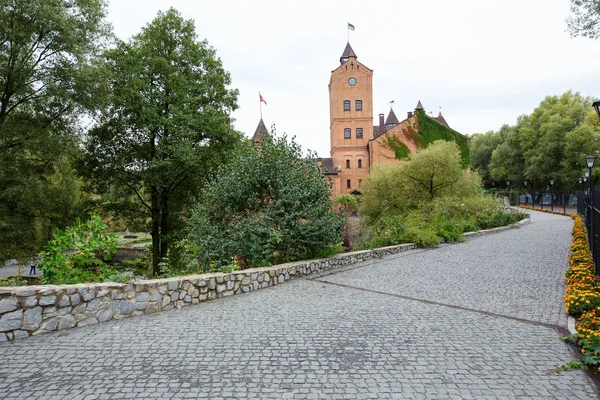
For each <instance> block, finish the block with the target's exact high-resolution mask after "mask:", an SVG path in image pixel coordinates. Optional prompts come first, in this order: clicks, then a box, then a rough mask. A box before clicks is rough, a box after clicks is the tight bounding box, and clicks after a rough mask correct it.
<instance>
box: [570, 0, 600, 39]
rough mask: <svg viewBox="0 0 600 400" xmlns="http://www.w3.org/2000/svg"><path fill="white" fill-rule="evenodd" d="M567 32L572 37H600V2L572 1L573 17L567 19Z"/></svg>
mask: <svg viewBox="0 0 600 400" xmlns="http://www.w3.org/2000/svg"><path fill="white" fill-rule="evenodd" d="M567 30H568V31H569V34H570V35H571V37H575V36H585V37H589V38H590V39H597V38H599V37H600V1H599V0H571V16H570V17H569V18H567Z"/></svg>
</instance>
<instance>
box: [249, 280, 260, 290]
mask: <svg viewBox="0 0 600 400" xmlns="http://www.w3.org/2000/svg"><path fill="white" fill-rule="evenodd" d="M250 287H251V288H252V289H254V290H257V289H258V282H256V281H255V282H252V286H250Z"/></svg>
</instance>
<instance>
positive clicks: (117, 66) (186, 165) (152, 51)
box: [85, 9, 240, 274]
mask: <svg viewBox="0 0 600 400" xmlns="http://www.w3.org/2000/svg"><path fill="white" fill-rule="evenodd" d="M104 58H105V68H106V70H107V73H108V75H109V77H110V78H109V79H110V84H111V86H112V93H111V94H110V97H109V99H108V103H109V106H108V107H107V108H106V109H105V110H103V112H102V115H101V118H100V121H99V123H98V124H97V125H96V126H95V127H94V129H92V130H91V131H90V132H89V135H88V140H87V143H86V157H85V159H86V166H87V168H88V171H89V174H90V176H91V177H92V179H93V182H94V183H95V185H96V189H97V190H99V191H104V190H106V188H107V186H108V185H114V186H116V187H121V188H127V189H128V190H129V191H130V193H131V194H133V195H134V196H135V198H136V199H137V201H138V205H137V206H136V207H135V209H134V210H133V211H135V212H138V213H141V214H143V215H145V216H147V217H148V218H149V219H150V220H151V229H150V230H151V233H152V251H153V257H152V258H153V272H154V273H155V274H158V272H159V271H158V264H159V262H160V260H161V258H164V257H166V256H167V251H168V247H169V241H172V239H173V236H174V234H176V233H177V228H178V226H177V224H178V223H179V221H181V219H182V218H181V216H182V214H181V213H182V212H184V211H185V210H186V207H187V205H188V203H189V201H190V200H191V199H192V198H193V197H194V196H195V195H196V194H197V193H198V192H199V188H200V186H201V185H202V182H203V179H205V178H206V177H207V176H208V175H209V174H210V172H211V171H212V170H214V169H215V168H216V166H217V165H218V164H219V163H221V162H222V160H223V159H224V158H225V157H226V156H227V155H228V152H229V151H230V149H231V148H232V147H233V145H234V144H235V143H237V142H238V141H239V137H240V136H239V134H238V133H236V132H235V131H234V130H233V129H232V128H231V118H230V113H231V112H232V111H233V110H234V109H235V108H236V107H237V105H236V99H237V94H238V92H237V90H231V89H229V88H228V86H229V85H230V83H231V79H230V76H229V74H228V73H227V72H226V71H225V70H224V69H223V67H222V64H221V61H220V60H219V59H218V58H216V55H215V50H213V49H212V48H211V47H210V46H209V45H208V43H207V42H206V41H198V40H197V36H196V33H195V26H194V22H193V21H192V20H184V19H183V18H182V17H181V15H180V14H179V13H178V12H177V11H176V10H174V9H169V10H168V11H167V12H164V13H163V12H159V14H158V16H157V17H156V18H155V19H154V20H153V21H152V22H151V23H150V24H148V25H147V26H145V27H144V28H143V29H142V31H141V33H140V34H138V35H136V36H134V37H133V38H132V39H131V40H130V41H129V42H128V43H124V42H119V43H118V44H117V46H116V48H114V49H112V50H109V51H107V52H106V53H105V55H104Z"/></svg>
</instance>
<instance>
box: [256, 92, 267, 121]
mask: <svg viewBox="0 0 600 400" xmlns="http://www.w3.org/2000/svg"><path fill="white" fill-rule="evenodd" d="M258 98H259V102H258V104H259V106H260V119H262V103H265V106H266V105H267V102H266V101H265V99H264V98H263V97H262V94H260V92H258Z"/></svg>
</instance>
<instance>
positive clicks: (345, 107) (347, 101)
mask: <svg viewBox="0 0 600 400" xmlns="http://www.w3.org/2000/svg"><path fill="white" fill-rule="evenodd" d="M344 111H350V100H344Z"/></svg>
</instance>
